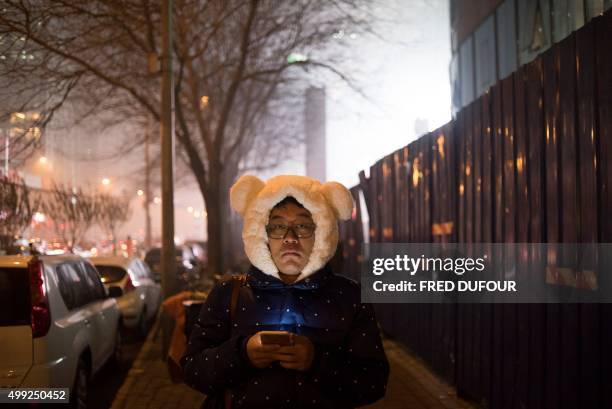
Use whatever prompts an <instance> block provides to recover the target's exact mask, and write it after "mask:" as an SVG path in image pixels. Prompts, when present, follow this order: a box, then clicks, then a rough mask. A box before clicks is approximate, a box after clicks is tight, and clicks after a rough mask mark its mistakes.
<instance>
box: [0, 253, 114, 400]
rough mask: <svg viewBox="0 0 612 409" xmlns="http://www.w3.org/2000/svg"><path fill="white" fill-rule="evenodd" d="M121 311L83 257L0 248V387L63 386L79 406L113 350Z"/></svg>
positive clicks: (112, 357)
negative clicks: (13, 252) (0, 251)
mask: <svg viewBox="0 0 612 409" xmlns="http://www.w3.org/2000/svg"><path fill="white" fill-rule="evenodd" d="M120 319H121V313H120V311H119V308H118V306H117V302H116V301H115V299H114V298H111V297H109V296H108V294H107V292H106V290H105V288H104V286H103V285H102V281H101V279H100V276H99V274H98V272H97V271H96V269H95V268H94V267H93V266H92V265H91V264H90V263H89V262H88V261H87V260H85V259H82V258H80V257H78V256H74V255H62V256H46V255H43V256H0V340H1V341H0V344H1V347H0V388H12V387H19V388H70V391H71V393H70V395H71V396H70V399H71V403H72V404H73V406H74V407H78V408H84V407H86V405H87V395H88V386H89V380H90V379H91V377H92V376H93V375H94V374H95V373H96V372H97V371H98V370H99V369H100V368H101V367H102V366H103V365H104V364H105V363H106V362H107V361H109V360H112V359H114V360H118V359H119V357H120V354H121V333H120V331H119V325H120Z"/></svg>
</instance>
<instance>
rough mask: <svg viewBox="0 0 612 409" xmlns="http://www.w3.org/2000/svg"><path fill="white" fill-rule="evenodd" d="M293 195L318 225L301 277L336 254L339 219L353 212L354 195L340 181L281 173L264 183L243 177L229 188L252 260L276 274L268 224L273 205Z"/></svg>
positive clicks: (316, 268)
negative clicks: (319, 179)
mask: <svg viewBox="0 0 612 409" xmlns="http://www.w3.org/2000/svg"><path fill="white" fill-rule="evenodd" d="M288 196H291V197H293V198H294V199H295V200H297V201H298V202H300V203H301V204H302V206H304V207H305V208H306V209H307V210H308V211H309V212H310V213H311V214H312V219H313V221H314V223H315V224H316V225H317V230H316V232H315V242H314V247H313V249H312V253H311V255H310V259H309V260H308V264H306V266H305V267H304V269H303V270H302V273H301V274H300V276H299V278H298V279H299V280H302V279H304V278H305V277H307V276H309V275H311V274H312V273H314V272H316V271H317V270H319V269H320V268H322V267H323V266H324V265H325V264H326V263H327V262H328V261H329V260H330V259H331V258H332V256H333V255H334V252H335V251H336V246H337V245H338V220H348V219H349V218H350V217H351V214H352V211H353V197H352V195H351V193H350V192H349V191H348V189H347V188H346V187H344V186H343V185H341V184H340V183H337V182H326V183H321V182H319V181H318V180H316V179H312V178H309V177H306V176H295V175H281V176H276V177H273V178H271V179H269V180H268V181H267V182H263V181H262V180H261V179H259V178H257V177H255V176H252V175H245V176H242V177H241V178H240V179H238V181H237V182H236V183H235V184H234V186H232V188H231V190H230V203H231V206H232V208H233V209H234V210H235V211H236V212H238V213H239V214H240V215H241V216H242V217H243V218H244V227H243V230H242V240H243V242H244V249H245V252H246V255H247V257H248V258H249V260H250V261H251V263H252V264H253V265H254V266H255V267H257V268H258V269H260V270H261V271H263V272H264V273H266V274H268V275H271V276H273V277H276V278H279V275H278V268H277V267H276V265H275V264H274V261H273V260H272V255H271V254H270V250H269V248H268V235H267V233H266V225H267V224H268V218H269V216H270V211H271V210H272V208H274V206H275V205H276V204H277V203H279V202H280V201H282V200H283V199H285V198H286V197H288Z"/></svg>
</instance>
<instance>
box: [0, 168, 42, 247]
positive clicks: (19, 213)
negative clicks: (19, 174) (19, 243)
mask: <svg viewBox="0 0 612 409" xmlns="http://www.w3.org/2000/svg"><path fill="white" fill-rule="evenodd" d="M37 208H38V201H37V200H36V199H33V198H32V196H31V195H30V188H29V187H28V186H27V185H26V184H25V183H24V182H23V180H21V181H19V180H17V181H12V180H9V179H8V178H0V249H1V250H4V251H5V252H10V251H11V248H12V245H13V242H14V240H15V237H16V236H19V235H21V234H22V233H23V231H24V230H25V229H26V228H27V227H28V226H29V225H30V223H31V222H32V216H33V215H34V212H36V209H37Z"/></svg>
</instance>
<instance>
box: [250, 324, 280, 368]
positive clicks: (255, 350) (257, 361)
mask: <svg viewBox="0 0 612 409" xmlns="http://www.w3.org/2000/svg"><path fill="white" fill-rule="evenodd" d="M260 334H261V333H260V332H258V333H256V334H254V335H253V336H251V338H249V340H248V341H247V344H246V353H247V356H248V357H249V360H250V361H251V364H253V366H254V367H256V368H260V369H262V368H266V367H268V366H270V364H271V363H272V362H274V361H278V357H277V355H276V351H278V349H279V348H280V346H279V345H266V344H262V343H261V337H260Z"/></svg>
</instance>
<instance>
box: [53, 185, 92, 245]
mask: <svg viewBox="0 0 612 409" xmlns="http://www.w3.org/2000/svg"><path fill="white" fill-rule="evenodd" d="M42 208H43V211H44V212H45V213H46V214H47V216H48V217H50V218H51V219H52V220H53V226H54V229H55V232H56V234H57V235H58V236H59V237H60V238H61V239H62V241H63V242H64V243H65V244H66V245H67V246H68V250H69V251H70V252H72V251H74V248H75V247H76V246H77V245H78V244H79V243H80V241H81V240H82V239H83V238H84V237H85V234H86V233H87V231H88V230H89V228H90V227H91V225H92V224H93V222H94V221H95V218H96V212H97V206H96V201H95V200H94V198H93V197H92V196H90V195H86V194H85V193H84V192H83V190H82V189H68V188H66V187H64V186H61V185H54V186H53V188H52V189H51V191H50V192H49V194H48V195H46V197H45V201H44V202H43V204H42Z"/></svg>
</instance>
